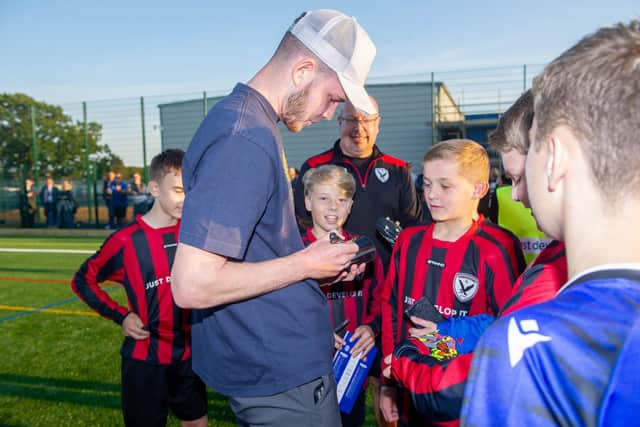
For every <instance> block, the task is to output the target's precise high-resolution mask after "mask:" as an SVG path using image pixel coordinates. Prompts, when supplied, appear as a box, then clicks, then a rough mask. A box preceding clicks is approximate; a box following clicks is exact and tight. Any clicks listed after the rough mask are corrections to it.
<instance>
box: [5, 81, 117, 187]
mask: <svg viewBox="0 0 640 427" xmlns="http://www.w3.org/2000/svg"><path fill="white" fill-rule="evenodd" d="M32 107H34V110H35V122H36V141H37V148H38V150H37V151H38V158H37V165H38V169H39V172H40V175H41V176H42V175H44V174H46V173H49V174H51V175H52V176H53V177H54V178H61V177H71V178H80V177H83V176H84V174H85V163H84V159H85V152H84V126H83V123H82V122H80V121H75V122H74V120H73V119H72V118H71V117H70V116H69V115H67V114H65V113H64V112H63V110H62V107H59V106H56V105H50V104H46V103H44V102H39V101H36V100H34V99H33V98H31V97H30V96H28V95H25V94H21V93H17V94H6V93H2V94H0V166H1V167H2V170H3V171H4V172H3V173H4V175H5V176H4V177H5V178H19V177H20V175H21V174H22V172H23V171H24V170H29V171H33V170H34V159H33V142H32V141H33V138H32ZM87 135H88V138H87V142H88V148H89V153H88V154H95V155H96V156H95V157H97V158H98V159H99V160H98V164H99V167H100V168H103V169H109V168H110V167H112V165H122V164H123V162H122V159H120V158H119V157H118V156H116V155H115V154H113V153H112V152H111V150H110V149H109V147H108V146H107V145H102V144H99V141H100V138H101V136H102V125H100V124H99V123H96V122H89V123H87ZM32 173H33V172H32Z"/></svg>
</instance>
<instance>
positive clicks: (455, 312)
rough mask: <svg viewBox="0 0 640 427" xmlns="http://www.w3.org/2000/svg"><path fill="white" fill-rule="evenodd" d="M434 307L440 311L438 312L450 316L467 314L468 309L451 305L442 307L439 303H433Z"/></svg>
mask: <svg viewBox="0 0 640 427" xmlns="http://www.w3.org/2000/svg"><path fill="white" fill-rule="evenodd" d="M435 307H436V309H437V310H438V311H439V312H440V314H442V315H444V316H447V317H450V316H461V317H462V316H466V315H468V314H469V311H468V310H460V311H458V310H456V309H455V308H451V307H443V306H441V305H438V304H435Z"/></svg>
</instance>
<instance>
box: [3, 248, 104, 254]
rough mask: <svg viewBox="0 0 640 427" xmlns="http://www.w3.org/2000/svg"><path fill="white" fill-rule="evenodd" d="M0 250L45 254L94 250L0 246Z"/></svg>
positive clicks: (89, 252) (90, 252)
mask: <svg viewBox="0 0 640 427" xmlns="http://www.w3.org/2000/svg"><path fill="white" fill-rule="evenodd" d="M0 252H29V253H47V254H93V253H95V252H96V251H90V250H87V249H23V248H0Z"/></svg>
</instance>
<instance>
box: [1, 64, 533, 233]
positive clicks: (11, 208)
mask: <svg viewBox="0 0 640 427" xmlns="http://www.w3.org/2000/svg"><path fill="white" fill-rule="evenodd" d="M542 68H543V65H540V64H534V65H519V66H511V67H496V68H483V69H463V70H454V71H442V72H433V73H423V74H413V75H402V76H380V77H372V78H370V79H369V81H368V84H369V85H376V84H387V83H406V82H441V83H443V85H445V86H446V90H447V91H448V95H449V96H448V97H447V98H448V99H452V100H453V102H446V103H445V102H440V100H436V101H435V104H434V110H433V111H434V115H435V117H434V122H433V123H436V122H440V121H447V120H445V119H447V118H448V122H451V119H450V117H453V116H455V117H460V118H461V119H460V120H459V121H460V123H458V125H459V126H460V127H461V128H462V135H464V133H465V126H466V125H467V123H469V122H470V121H472V120H473V119H474V118H477V117H489V116H491V117H495V119H497V117H498V116H499V114H501V113H502V112H503V111H504V110H505V109H506V108H508V107H509V106H510V105H511V104H512V103H513V102H514V101H515V100H516V99H517V98H518V96H520V94H521V93H522V92H524V91H525V90H526V89H528V88H529V87H530V86H531V81H532V79H533V77H534V76H535V75H536V74H538V73H539V72H540V71H541V70H542ZM225 93H227V91H226V90H223V91H221V90H218V91H206V92H199V93H184V94H175V95H161V96H149V97H136V98H126V99H110V100H96V101H86V102H78V103H65V104H62V105H60V107H61V108H62V111H63V113H64V114H66V115H67V116H68V117H69V118H70V119H71V122H73V123H75V124H76V125H77V127H78V129H79V132H80V134H81V133H82V131H83V127H84V128H86V126H85V125H86V124H87V123H92V122H94V123H97V124H99V125H100V127H101V131H100V133H99V136H98V137H97V144H100V145H103V146H108V152H110V153H111V154H113V155H115V156H117V157H118V158H120V159H121V160H122V162H123V164H118V165H116V166H115V167H116V169H119V170H121V172H122V173H123V179H124V180H125V181H127V182H128V181H129V180H130V179H131V174H132V173H133V171H134V169H135V168H133V167H138V168H139V170H140V172H141V175H143V177H144V179H145V181H146V178H147V176H146V172H147V171H146V167H147V166H148V164H149V162H150V160H151V158H152V157H153V156H154V155H156V154H157V153H159V152H160V151H161V149H162V147H163V126H162V117H161V115H160V107H159V106H161V105H167V104H179V103H181V102H185V103H186V102H187V101H188V102H190V103H191V104H193V105H195V107H192V108H191V110H189V109H183V110H181V111H182V112H178V113H177V114H178V115H176V116H174V117H172V120H173V121H174V122H176V121H177V122H178V123H179V124H180V126H182V127H184V132H183V133H184V134H186V135H192V134H193V132H194V131H195V129H196V128H197V126H198V124H199V122H200V121H201V120H202V118H203V117H204V115H205V114H206V112H207V110H208V109H209V108H210V107H211V105H210V103H211V98H213V97H216V96H222V95H224V94H225ZM439 96H440V95H439ZM194 100H200V102H199V103H195V104H194V102H193V101H194ZM22 110H24V111H28V107H27V108H22ZM34 111H35V114H34V117H33V119H34V122H35V125H36V126H35V127H34V128H33V129H32V132H31V134H29V133H28V132H25V133H23V134H21V135H22V137H23V139H28V140H26V141H21V142H23V143H24V144H23V145H24V147H25V148H24V150H25V151H28V152H25V153H23V154H24V155H25V158H29V159H31V160H33V159H34V158H36V159H38V160H39V161H40V163H38V162H35V163H33V162H32V163H29V164H27V162H25V164H24V167H20V166H14V167H13V168H11V167H9V166H8V164H9V163H8V158H0V166H2V167H3V168H4V169H5V170H4V179H3V180H2V181H0V225H2V224H5V225H10V226H18V225H20V224H21V219H22V222H24V209H23V215H22V217H21V206H22V207H23V208H24V204H25V201H24V197H21V195H23V194H24V180H25V178H26V177H31V179H34V181H35V190H36V191H39V190H40V187H41V186H42V185H43V183H44V176H45V173H46V172H47V170H48V165H46V164H42V159H43V158H44V155H43V154H42V153H43V152H44V150H43V149H44V148H45V146H44V145H45V144H52V143H53V144H56V143H57V144H64V143H65V140H64V136H63V137H59V138H58V139H57V140H56V139H55V138H54V139H53V141H45V140H44V138H42V137H41V135H40V134H39V133H38V130H39V129H40V127H41V126H44V123H39V120H41V119H40V118H39V117H40V116H39V114H38V111H37V110H34ZM85 114H86V115H85ZM180 114H182V115H180ZM30 119H31V118H28V117H25V118H23V121H24V120H30ZM42 120H44V119H42ZM454 124H455V123H454ZM2 125H4V126H5V128H6V127H10V124H9V121H8V120H3V117H0V126H2ZM434 135H435V133H434ZM440 135H441V137H442V136H443V135H444V134H442V133H441V134H440ZM86 138H87V137H86V132H85V141H84V144H80V145H78V147H79V148H77V149H76V150H75V151H74V152H73V153H71V154H70V155H68V156H67V157H68V158H69V159H70V160H68V161H70V162H73V161H75V162H81V163H82V166H83V167H82V168H81V169H82V171H81V172H76V173H74V176H54V179H55V181H56V184H57V185H58V186H60V185H61V183H62V178H68V179H70V180H71V183H72V185H73V194H74V196H75V198H76V200H77V204H78V210H77V213H76V217H75V221H76V222H78V223H79V224H81V225H83V226H91V227H97V226H103V225H104V224H105V223H106V220H107V217H108V214H107V213H106V207H105V206H104V199H103V197H102V186H103V180H104V178H105V176H104V174H105V173H106V168H108V166H104V165H102V166H101V165H100V163H99V162H100V158H101V156H102V157H103V158H104V156H105V152H104V151H102V152H101V154H96V152H95V151H97V150H94V151H92V149H91V148H90V145H87V141H86ZM0 142H1V141H0ZM184 142H185V146H186V144H188V141H184ZM434 142H435V141H434ZM3 156H6V155H5V154H4V153H3ZM47 158H56V157H55V156H53V157H52V156H51V155H49V157H47ZM63 161H64V160H63ZM32 203H33V204H35V205H36V206H34V208H37V210H38V214H37V215H36V217H35V224H36V226H38V225H42V224H43V221H44V215H43V213H42V208H41V207H40V206H39V205H40V202H39V200H37V198H35V200H34V199H33V198H32ZM129 211H130V212H131V211H132V209H130V210H129ZM131 215H132V214H131V213H130V214H129V219H130V218H131Z"/></svg>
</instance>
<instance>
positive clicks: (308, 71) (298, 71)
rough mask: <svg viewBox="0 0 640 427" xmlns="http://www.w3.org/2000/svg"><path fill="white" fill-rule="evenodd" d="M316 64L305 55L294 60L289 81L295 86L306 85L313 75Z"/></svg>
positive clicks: (301, 86)
mask: <svg viewBox="0 0 640 427" xmlns="http://www.w3.org/2000/svg"><path fill="white" fill-rule="evenodd" d="M317 67H318V64H317V62H316V60H315V59H314V58H312V57H309V56H306V57H303V58H301V59H299V60H298V61H296V62H295V63H294V65H293V68H292V70H291V81H292V82H293V85H294V86H295V87H296V88H303V87H305V86H307V85H308V84H309V83H310V82H311V81H312V80H313V78H314V77H315V74H316V70H317Z"/></svg>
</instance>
